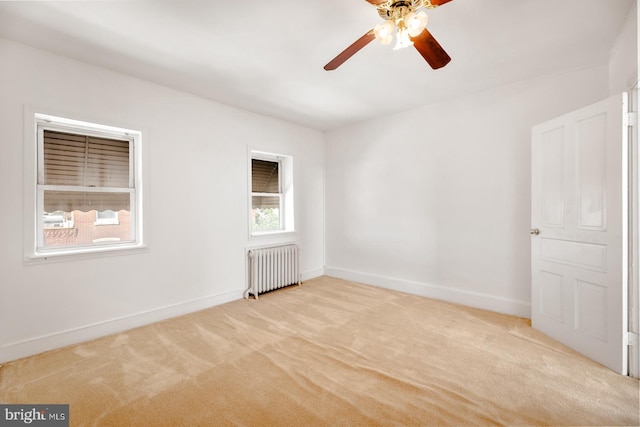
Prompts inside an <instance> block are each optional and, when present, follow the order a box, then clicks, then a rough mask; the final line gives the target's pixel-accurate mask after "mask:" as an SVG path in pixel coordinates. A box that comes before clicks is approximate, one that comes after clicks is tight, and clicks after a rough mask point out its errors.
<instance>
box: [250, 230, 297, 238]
mask: <svg viewBox="0 0 640 427" xmlns="http://www.w3.org/2000/svg"><path fill="white" fill-rule="evenodd" d="M295 234H296V232H295V230H271V231H254V232H252V233H251V234H250V235H249V237H250V238H261V237H274V236H276V237H277V236H295Z"/></svg>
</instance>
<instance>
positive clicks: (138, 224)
mask: <svg viewBox="0 0 640 427" xmlns="http://www.w3.org/2000/svg"><path fill="white" fill-rule="evenodd" d="M27 113H28V114H29V116H27ZM25 117H28V118H27V120H25V131H29V132H25V134H26V135H33V141H29V140H27V141H25V186H26V187H25V188H27V189H28V191H27V198H26V200H25V214H26V215H25V216H26V217H27V218H30V219H31V220H30V221H27V223H26V224H25V259H26V260H38V259H49V258H50V257H59V256H68V255H82V254H93V253H102V252H112V251H121V250H130V249H139V248H144V247H145V244H144V241H143V220H142V200H143V198H142V131H139V130H133V129H126V128H121V127H116V126H109V125H102V124H97V123H94V122H86V121H81V120H75V119H68V118H63V117H59V116H54V115H49V114H44V113H40V112H35V111H32V110H27V111H25ZM29 128H30V130H29ZM45 129H47V130H53V131H59V132H69V133H76V134H81V135H88V136H95V137H102V138H116V139H121V140H127V141H129V144H130V149H129V168H130V171H129V172H130V173H129V187H128V188H111V187H76V186H53V185H44V184H40V183H41V182H42V179H41V178H42V177H43V173H44V171H43V166H44V159H43V148H44V142H43V139H44V138H43V135H44V130H45ZM28 138H29V137H28ZM29 159H31V160H29ZM45 190H64V191H83V192H126V193H128V194H129V197H130V211H131V240H130V241H126V242H118V241H100V242H96V243H94V244H87V245H81V246H69V247H64V246H57V247H44V242H43V238H44V219H43V216H42V215H41V212H43V211H44V208H43V206H44V191H45ZM30 195H31V196H30ZM31 197H33V198H31ZM110 223H113V221H111V222H110Z"/></svg>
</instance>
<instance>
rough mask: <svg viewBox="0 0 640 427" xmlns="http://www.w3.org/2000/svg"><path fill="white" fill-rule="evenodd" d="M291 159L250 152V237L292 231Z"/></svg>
mask: <svg viewBox="0 0 640 427" xmlns="http://www.w3.org/2000/svg"><path fill="white" fill-rule="evenodd" d="M292 176H293V173H292V159H291V157H290V156H281V155H275V154H269V153H262V152H255V151H254V152H251V212H250V229H251V234H252V235H256V234H262V233H274V232H288V231H293V182H292Z"/></svg>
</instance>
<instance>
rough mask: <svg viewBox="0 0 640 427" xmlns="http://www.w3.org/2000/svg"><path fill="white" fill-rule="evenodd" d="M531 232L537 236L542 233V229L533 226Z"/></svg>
mask: <svg viewBox="0 0 640 427" xmlns="http://www.w3.org/2000/svg"><path fill="white" fill-rule="evenodd" d="M529 233H531V234H533V235H534V236H537V235H538V234H540V230H538V229H537V228H532V229H531V230H529Z"/></svg>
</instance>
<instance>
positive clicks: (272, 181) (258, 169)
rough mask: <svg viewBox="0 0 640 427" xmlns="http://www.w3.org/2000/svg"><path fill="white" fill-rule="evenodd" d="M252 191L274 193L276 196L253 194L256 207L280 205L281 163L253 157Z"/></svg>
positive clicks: (254, 206)
mask: <svg viewBox="0 0 640 427" xmlns="http://www.w3.org/2000/svg"><path fill="white" fill-rule="evenodd" d="M251 192H252V193H273V194H274V196H275V197H273V196H252V197H251V205H252V207H253V208H254V209H256V208H278V207H280V197H279V196H278V194H279V193H280V163H278V162H273V161H269V160H260V159H251Z"/></svg>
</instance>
